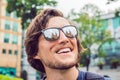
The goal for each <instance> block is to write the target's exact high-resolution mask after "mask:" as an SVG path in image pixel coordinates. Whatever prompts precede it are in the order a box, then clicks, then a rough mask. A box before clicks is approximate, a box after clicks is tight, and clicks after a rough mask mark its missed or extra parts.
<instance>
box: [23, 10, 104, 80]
mask: <svg viewBox="0 0 120 80" xmlns="http://www.w3.org/2000/svg"><path fill="white" fill-rule="evenodd" d="M25 47H26V53H27V55H28V61H29V63H30V64H31V66H32V67H34V68H35V69H36V70H38V71H40V72H42V73H45V77H44V79H43V80H85V79H87V78H88V77H87V74H86V72H82V71H80V70H78V63H79V59H80V54H79V53H80V52H81V51H82V49H83V48H82V46H81V44H80V41H79V38H78V31H77V28H76V26H74V25H73V24H72V23H71V21H69V20H67V19H66V18H65V17H64V16H63V14H62V13H61V12H60V11H58V10H56V9H45V10H43V11H42V12H41V13H40V14H38V15H37V16H36V17H35V18H34V19H33V21H32V22H31V24H30V25H29V27H28V29H27V33H26V40H25ZM92 75H93V74H92ZM94 75H95V74H94ZM100 77H101V76H100ZM91 80H96V79H93V78H92V79H91ZM97 80H104V79H103V78H101V79H97Z"/></svg>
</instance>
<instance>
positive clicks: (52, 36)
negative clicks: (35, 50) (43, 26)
mask: <svg viewBox="0 0 120 80" xmlns="http://www.w3.org/2000/svg"><path fill="white" fill-rule="evenodd" d="M44 37H45V38H46V39H47V40H56V39H58V38H59V30H58V29H47V30H45V31H44Z"/></svg>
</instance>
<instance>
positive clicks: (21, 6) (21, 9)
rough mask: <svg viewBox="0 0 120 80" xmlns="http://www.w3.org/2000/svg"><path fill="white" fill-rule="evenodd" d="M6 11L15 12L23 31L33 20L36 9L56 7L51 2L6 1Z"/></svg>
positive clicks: (41, 0)
mask: <svg viewBox="0 0 120 80" xmlns="http://www.w3.org/2000/svg"><path fill="white" fill-rule="evenodd" d="M7 3H8V4H7V11H8V12H9V13H11V12H13V11H14V12H16V14H17V17H21V20H22V23H21V24H22V29H25V28H26V27H27V26H28V24H29V23H30V21H31V19H33V18H34V17H35V16H36V14H37V11H38V9H39V10H40V9H42V8H43V7H44V6H46V5H49V6H56V4H57V2H56V1H53V0H7Z"/></svg>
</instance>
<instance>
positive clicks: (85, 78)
mask: <svg viewBox="0 0 120 80" xmlns="http://www.w3.org/2000/svg"><path fill="white" fill-rule="evenodd" d="M45 79H46V76H45V77H43V78H42V79H41V80H45ZM77 80H111V79H110V78H109V77H104V76H101V75H98V74H95V73H92V72H84V71H79V75H78V78H77Z"/></svg>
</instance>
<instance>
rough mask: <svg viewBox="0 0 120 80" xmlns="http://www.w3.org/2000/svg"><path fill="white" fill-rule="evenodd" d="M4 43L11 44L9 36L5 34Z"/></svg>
mask: <svg viewBox="0 0 120 80" xmlns="http://www.w3.org/2000/svg"><path fill="white" fill-rule="evenodd" d="M4 42H5V43H9V34H4Z"/></svg>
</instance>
